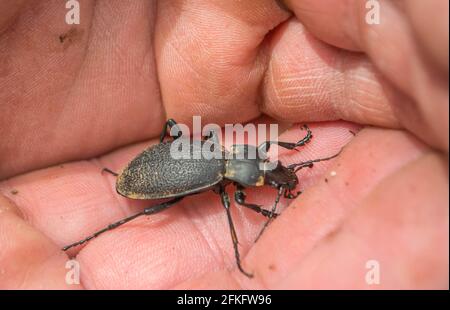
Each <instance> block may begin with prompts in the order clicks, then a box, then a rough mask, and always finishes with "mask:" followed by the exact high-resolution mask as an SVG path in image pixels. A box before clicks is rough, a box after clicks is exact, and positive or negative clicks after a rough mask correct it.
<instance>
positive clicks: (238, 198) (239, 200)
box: [234, 186, 278, 218]
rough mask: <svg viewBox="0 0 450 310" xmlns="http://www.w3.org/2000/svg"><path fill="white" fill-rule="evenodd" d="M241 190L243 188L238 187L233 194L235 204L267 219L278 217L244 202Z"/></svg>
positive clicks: (243, 193) (257, 206) (276, 214)
mask: <svg viewBox="0 0 450 310" xmlns="http://www.w3.org/2000/svg"><path fill="white" fill-rule="evenodd" d="M243 189H244V188H243V187H241V186H238V187H237V188H236V192H235V193H234V200H235V201H236V203H237V204H239V205H241V206H244V207H246V208H249V209H250V210H253V211H255V212H257V213H260V214H262V215H264V216H266V217H268V218H272V217H273V218H276V217H277V216H278V213H272V212H271V211H269V210H266V209H263V208H261V206H260V205H256V204H252V203H247V202H245V197H246V194H245V192H244V191H243Z"/></svg>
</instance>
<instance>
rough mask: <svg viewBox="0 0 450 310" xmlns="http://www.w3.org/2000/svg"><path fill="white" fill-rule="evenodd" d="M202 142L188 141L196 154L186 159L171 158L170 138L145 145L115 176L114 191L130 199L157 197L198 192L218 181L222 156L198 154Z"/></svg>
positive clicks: (221, 172)
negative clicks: (146, 147) (147, 146)
mask: <svg viewBox="0 0 450 310" xmlns="http://www.w3.org/2000/svg"><path fill="white" fill-rule="evenodd" d="M180 139H182V138H180ZM203 144H204V142H201V143H190V154H195V155H197V156H198V155H200V157H194V158H192V157H191V158H189V159H175V158H173V157H172V156H171V153H170V148H171V145H172V142H165V143H161V144H156V145H153V146H151V147H149V148H148V149H146V150H145V151H144V152H142V153H141V154H140V155H138V156H137V157H136V158H135V159H133V160H132V161H131V162H130V163H129V164H128V166H127V167H126V168H125V169H124V170H123V171H122V173H121V174H120V175H119V176H118V178H117V184H116V189H117V192H118V193H119V194H121V195H123V196H125V197H128V198H132V199H158V198H169V197H176V196H182V195H186V194H189V193H195V192H200V191H202V190H204V189H207V188H209V187H211V186H213V185H215V184H217V183H219V182H220V181H221V180H222V178H223V174H224V170H225V164H224V160H223V159H214V158H213V159H205V158H204V157H203V155H201V154H202V150H201V146H202V145H203ZM195 158H198V159H195Z"/></svg>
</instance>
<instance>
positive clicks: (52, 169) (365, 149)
mask: <svg viewBox="0 0 450 310" xmlns="http://www.w3.org/2000/svg"><path fill="white" fill-rule="evenodd" d="M332 2H333V3H332V4H331V3H330V1H328V0H327V1H318V0H291V1H286V2H284V3H283V5H280V3H277V2H275V1H269V0H261V1H258V2H249V1H239V2H237V1H236V2H234V1H193V0H192V1H161V2H151V1H146V0H141V1H139V0H130V1H123V0H120V1H119V0H118V1H106V0H105V1H101V0H98V1H93V0H92V1H84V0H82V1H80V4H81V5H80V7H81V24H80V25H79V26H69V25H67V24H65V23H64V16H65V13H66V9H65V7H64V5H62V4H61V2H60V1H59V0H54V1H34V2H33V1H22V2H16V1H1V2H0V10H1V11H2V12H4V14H3V15H2V17H1V19H0V137H1V141H0V179H1V180H2V181H0V193H1V195H0V288H2V289H5V288H10V289H11V288H22V289H25V288H58V289H63V288H67V289H80V288H88V289H94V288H129V289H133V288H183V289H184V288H232V289H235V288H250V289H259V288H267V289H281V288H283V289H297V288H359V289H380V288H395V289H422V288H426V289H431V288H433V289H448V287H449V280H448V272H449V270H448V244H449V242H448V241H449V240H448V235H449V223H448V218H449V215H448V206H449V201H448V2H447V1H439V0H433V1H427V2H426V3H427V5H426V6H424V2H423V1H420V0H417V1H409V0H407V1H395V2H390V1H382V0H380V1H379V2H380V4H381V24H380V25H371V26H369V25H367V24H366V23H365V22H364V17H365V13H366V11H365V7H364V2H361V1H357V0H334V1H332ZM192 115H201V116H202V117H203V120H204V121H205V122H215V123H218V124H220V125H224V124H226V123H239V122H243V123H245V122H280V123H281V124H283V126H286V124H288V123H298V124H303V123H308V124H309V125H310V127H311V129H312V130H313V134H314V138H313V141H311V143H309V144H308V145H307V146H305V147H304V148H302V149H301V152H295V151H284V150H280V159H281V160H282V161H283V162H285V163H293V162H299V161H301V160H307V159H312V158H319V157H325V156H329V155H332V154H334V153H336V152H337V151H338V150H339V149H340V148H341V147H342V146H344V145H346V147H345V149H344V151H343V153H342V154H341V155H340V156H339V157H338V158H336V159H335V160H332V161H329V162H324V163H319V164H316V165H315V166H314V167H313V169H306V170H301V171H300V172H299V173H298V175H299V177H300V183H301V184H300V189H302V190H304V193H303V194H302V195H301V196H300V197H298V198H297V199H296V200H294V201H292V202H291V203H290V205H289V207H288V208H286V205H287V202H286V201H285V200H283V201H282V205H283V206H284V210H283V214H282V215H281V216H280V217H278V218H277V219H276V220H275V221H274V222H273V223H272V224H271V225H270V226H269V228H268V229H267V230H266V232H265V234H264V235H263V236H262V238H261V239H260V240H259V241H258V243H256V244H254V243H253V240H254V238H255V237H256V236H257V234H258V232H259V229H260V228H261V226H262V224H263V221H264V218H262V217H261V215H259V214H255V213H254V212H252V211H250V210H246V209H243V208H242V207H238V206H236V205H235V204H233V205H232V215H233V218H234V221H235V226H236V230H237V233H238V237H239V241H240V251H241V254H242V258H243V266H244V268H246V269H247V270H249V271H251V272H253V273H254V274H255V277H254V278H253V279H251V280H250V279H247V278H246V277H244V276H243V275H242V274H240V273H239V272H238V271H237V269H236V267H235V262H234V256H233V252H232V245H231V240H230V235H229V231H228V226H227V225H228V224H227V222H226V216H225V213H224V210H223V207H221V205H220V199H219V197H218V196H217V195H215V194H214V193H211V192H210V193H205V194H202V195H198V196H193V197H189V198H186V199H185V200H184V201H182V202H180V203H179V205H177V206H176V207H175V206H174V207H173V208H170V209H169V210H166V211H165V212H163V213H160V214H156V215H154V216H151V217H148V218H140V219H137V220H135V221H133V222H130V223H128V224H126V225H125V226H122V227H121V228H118V229H116V230H114V231H111V232H109V233H107V234H104V235H102V236H101V237H99V238H97V239H95V240H93V241H91V242H90V243H88V244H87V245H86V246H84V247H79V248H76V249H73V250H72V251H71V252H70V253H69V254H70V255H77V260H78V262H79V263H80V268H81V269H80V270H81V284H80V285H67V284H66V283H65V277H66V272H67V271H68V270H67V269H66V268H65V264H66V262H67V259H68V256H67V253H64V252H62V251H61V250H60V248H61V247H62V246H63V245H65V244H67V243H70V242H73V241H76V240H79V239H81V238H83V237H85V236H86V235H87V234H89V233H92V232H93V231H95V230H97V229H99V228H103V227H104V226H105V225H107V224H109V223H111V222H112V221H115V220H118V219H120V218H122V217H124V216H126V215H130V214H132V213H135V212H137V211H138V210H141V209H142V208H143V207H144V206H148V205H149V204H153V203H154V202H149V201H131V200H128V199H126V198H123V197H121V196H119V195H117V194H116V193H115V189H114V183H115V180H114V177H113V176H110V175H107V174H101V173H100V171H101V168H103V167H109V168H111V169H112V170H115V171H119V170H120V169H121V168H122V167H123V166H124V165H125V164H126V163H127V162H128V161H129V160H130V159H132V158H133V157H134V156H135V155H136V154H138V153H139V152H140V151H142V150H143V149H144V148H145V147H148V146H149V145H150V144H153V143H157V136H158V135H159V133H160V130H161V128H162V125H163V123H164V121H165V120H166V118H168V117H172V118H174V119H176V120H177V121H178V122H180V123H187V124H189V122H190V121H191V120H192ZM267 115H268V116H267ZM299 128H300V126H299V125H294V126H293V127H292V128H291V129H288V130H287V131H285V132H284V133H283V134H282V135H281V136H280V140H283V141H284V140H285V141H297V140H299V139H300V138H301V137H303V135H304V132H302V131H300V129H299ZM360 128H363V129H362V130H361V131H359V132H358V133H357V135H356V136H353V135H352V134H351V133H350V132H349V130H351V131H353V132H357V131H358V130H359V129H360ZM143 141H145V142H143ZM225 142H226V144H230V143H232V142H231V141H225ZM331 171H334V172H335V176H332V175H334V174H331ZM229 193H230V197H231V198H232V196H231V195H232V194H233V191H232V190H231V189H230V191H229ZM274 197H275V191H274V190H273V189H270V188H264V189H249V190H248V198H247V200H248V201H252V202H257V203H259V204H263V205H264V206H266V207H269V208H270V205H271V204H272V203H273V200H274ZM370 260H377V261H378V262H379V264H380V272H381V276H380V284H379V285H368V284H367V283H366V281H365V277H366V273H367V271H368V269H367V268H366V263H367V261H370Z"/></svg>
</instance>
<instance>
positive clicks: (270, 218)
mask: <svg viewBox="0 0 450 310" xmlns="http://www.w3.org/2000/svg"><path fill="white" fill-rule="evenodd" d="M284 191H285V188H284V187H283V186H280V187H279V188H278V193H277V197H276V198H275V203H274V204H273V207H272V210H271V212H272V214H276V213H275V211H276V210H277V206H278V203H279V202H280V198H281V195H282V194H283V192H284ZM273 219H274V217H273V216H272V217H269V219H268V220H267V221H266V223H264V226H263V228H262V229H261V231H260V232H259V234H258V236H257V237H256V239H255V242H257V241H258V240H259V238H261V236H262V234H263V232H264V231H265V230H266V228H267V226H269V224H270V223H271V222H272V221H273Z"/></svg>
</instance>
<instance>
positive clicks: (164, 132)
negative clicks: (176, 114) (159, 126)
mask: <svg viewBox="0 0 450 310" xmlns="http://www.w3.org/2000/svg"><path fill="white" fill-rule="evenodd" d="M172 127H175V129H176V130H177V135H176V136H174V140H175V139H178V138H179V137H181V135H182V134H183V132H182V131H181V129H180V128H179V126H178V125H177V122H175V121H174V120H173V119H171V118H170V119H168V120H167V122H166V123H165V124H164V128H163V130H162V131H161V135H160V136H159V143H162V142H163V140H164V138H165V137H166V135H167V129H170V131H169V135H170V132H171V131H172Z"/></svg>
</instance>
